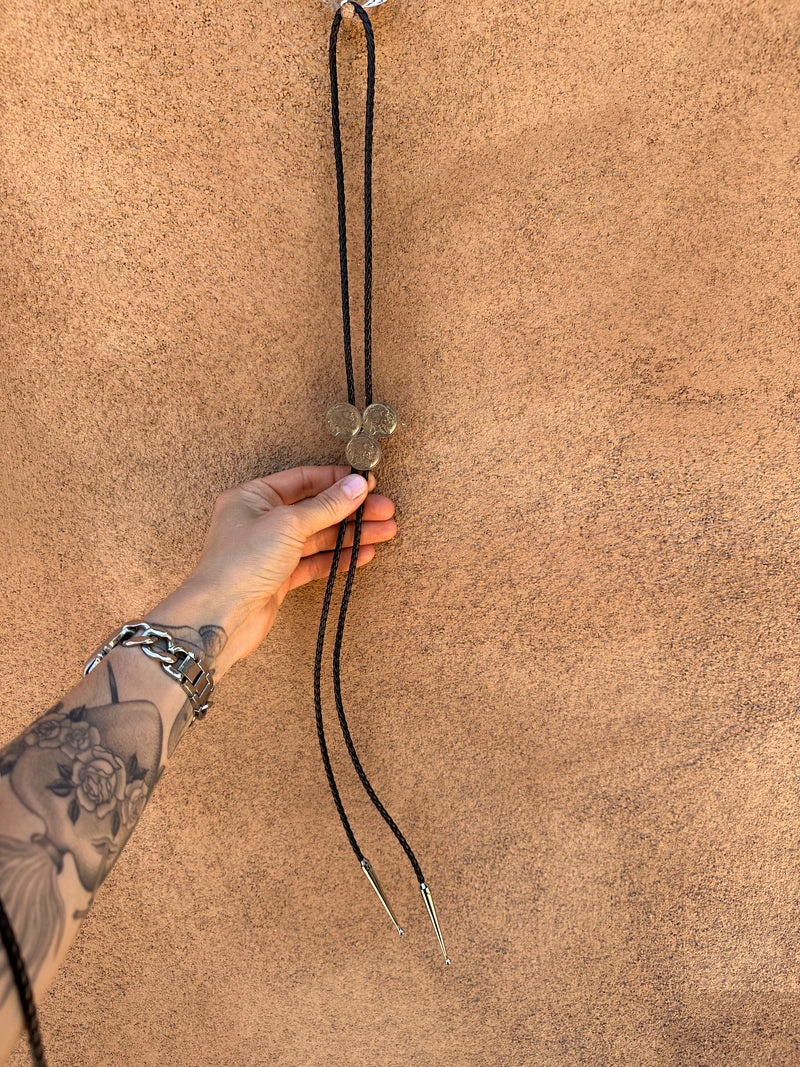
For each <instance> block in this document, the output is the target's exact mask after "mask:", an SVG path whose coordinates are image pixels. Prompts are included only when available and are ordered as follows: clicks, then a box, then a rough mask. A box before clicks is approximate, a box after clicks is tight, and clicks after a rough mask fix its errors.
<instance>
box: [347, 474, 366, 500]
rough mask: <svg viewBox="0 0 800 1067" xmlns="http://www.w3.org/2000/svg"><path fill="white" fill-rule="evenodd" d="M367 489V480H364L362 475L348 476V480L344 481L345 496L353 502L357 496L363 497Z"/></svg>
mask: <svg viewBox="0 0 800 1067" xmlns="http://www.w3.org/2000/svg"><path fill="white" fill-rule="evenodd" d="M366 488H367V481H366V479H365V478H362V477H361V475H360V474H348V475H347V477H346V478H343V479H342V489H344V491H345V494H346V495H347V496H349V497H350V498H351V499H353V500H355V498H356V497H357V496H361V494H362V493H363V492H364V490H365V489H366Z"/></svg>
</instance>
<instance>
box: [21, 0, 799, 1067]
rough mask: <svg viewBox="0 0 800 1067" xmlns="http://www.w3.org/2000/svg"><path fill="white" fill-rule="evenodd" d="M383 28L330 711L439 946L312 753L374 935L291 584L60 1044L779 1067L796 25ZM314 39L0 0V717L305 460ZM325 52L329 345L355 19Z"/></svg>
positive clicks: (50, 1022) (219, 1054) (142, 842)
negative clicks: (354, 506)
mask: <svg viewBox="0 0 800 1067" xmlns="http://www.w3.org/2000/svg"><path fill="white" fill-rule="evenodd" d="M371 18H372V23H373V26H374V30H375V38H376V46H377V85H376V114H375V152H374V191H373V195H374V203H375V224H374V225H375V230H374V285H375V300H374V313H373V314H374V334H373V336H374V359H375V391H376V397H380V398H383V399H386V400H388V401H390V402H391V403H393V404H396V405H397V407H398V408H399V410H400V413H401V418H402V426H401V432H400V433H399V434H398V435H397V436H396V437H395V438H394V439H393V440H392V442H391V444H390V447H388V450H387V457H386V459H385V462H384V463H383V464H382V465H381V467H380V468H379V487H380V489H381V491H383V492H386V493H387V494H388V495H390V496H391V497H392V498H393V499H394V500H395V501H396V504H397V514H398V522H399V527H400V533H399V535H398V537H397V538H396V540H395V541H394V542H393V543H392V544H391V545H389V546H383V547H381V548H380V549H379V551H378V554H377V557H376V560H375V561H374V562H373V563H372V564H370V565H369V567H367V568H366V569H365V570H363V571H361V572H359V576H358V579H357V585H356V590H355V592H354V596H353V600H352V603H351V614H350V616H349V622H348V631H347V635H346V647H345V652H344V662H345V666H344V670H343V688H344V693H345V698H346V701H347V703H348V706H349V707H350V709H351V716H352V719H351V721H352V727H353V731H354V734H355V737H356V739H357V743H358V745H359V748H360V751H361V754H362V758H363V761H364V764H365V766H366V768H367V770H368V772H369V773H370V775H371V776H372V778H373V781H374V783H375V786H376V788H377V789H378V790H379V792H380V794H381V796H382V797H383V799H384V800H385V802H386V804H387V806H388V807H389V809H390V811H391V812H392V813H393V814H394V815H395V817H396V818H397V820H398V822H399V823H400V825H401V826H402V828H403V829H404V830H405V832H406V834H407V835H408V837H409V840H410V841H411V843H412V845H413V847H414V848H415V849H416V850H417V851H418V853H419V856H420V858H421V860H422V864H423V867H424V869H425V871H426V874H427V876H428V878H429V880H430V883H431V885H432V886H433V888H434V891H435V893H436V900H437V904H438V909H439V914H440V918H441V921H442V924H443V927H444V929H445V932H446V935H447V938H448V942H449V946H448V947H449V949H450V953H451V955H452V958H453V965H452V967H450V968H447V969H446V968H445V967H444V966H443V963H442V960H441V957H440V955H439V950H438V947H437V945H436V942H435V940H434V937H433V933H432V931H431V929H430V926H429V924H428V920H427V917H426V915H425V913H424V910H423V907H422V902H421V899H420V897H419V891H418V889H417V886H416V884H415V883H414V880H413V876H412V873H411V871H410V869H409V867H408V865H407V863H406V861H405V858H404V856H403V855H402V852H401V851H400V849H399V848H398V846H397V845H396V843H395V842H394V839H393V838H392V837H391V836H390V835H389V833H388V831H386V830H385V828H384V827H383V824H382V823H381V822H380V820H379V819H378V817H377V816H376V815H375V813H374V812H373V811H372V809H371V808H370V806H369V804H368V802H367V800H366V798H364V797H363V795H362V793H361V792H360V789H359V787H358V783H357V781H356V779H355V777H354V775H353V774H352V772H351V770H350V769H349V764H347V761H346V756H345V754H344V752H343V749H342V746H337V749H336V751H335V754H334V759H335V767H336V768H337V770H339V771H340V774H341V781H342V789H343V792H344V794H345V797H346V803H347V806H348V810H349V811H350V812H351V813H352V818H353V822H354V825H355V827H356V829H357V833H358V835H359V838H360V840H361V841H362V844H363V847H364V851H365V852H366V853H367V855H368V856H369V857H370V858H371V860H372V861H373V863H374V865H375V868H376V870H377V871H378V873H379V876H380V877H381V880H382V881H383V883H384V886H385V887H386V889H387V892H388V893H389V894H390V897H391V900H392V901H393V903H394V905H395V907H396V909H397V911H398V913H399V915H400V917H401V918H402V920H403V922H404V925H405V927H406V931H407V937H405V938H404V939H403V940H402V941H400V940H399V939H398V938H397V937H396V935H395V934H394V933H393V930H392V928H391V926H390V924H389V923H388V920H386V919H385V916H383V914H382V912H381V909H380V907H379V905H378V903H377V901H376V900H375V898H374V897H373V895H372V893H371V891H370V889H369V887H368V885H367V884H366V881H365V879H364V878H363V875H362V874H361V872H360V870H359V868H358V866H357V864H356V862H355V860H354V858H353V855H352V853H351V852H350V849H349V847H348V845H347V841H346V839H345V837H344V835H343V833H342V831H341V828H340V826H339V823H338V820H337V816H336V813H335V810H334V807H333V804H332V802H331V800H330V797H329V794H328V791H327V785H326V781H325V776H324V773H323V769H322V764H321V761H320V757H319V752H318V749H317V747H316V746H317V743H316V736H315V731H314V709H313V685H312V679H313V661H314V647H315V641H316V632H317V625H318V618H319V610H320V605H321V600H322V594H323V585H322V584H320V583H318V584H316V585H314V586H313V587H307V588H305V589H303V590H301V591H298V592H296V593H294V594H292V595H291V597H290V598H289V599H288V600H287V602H286V604H285V605H284V607H283V609H282V612H281V615H280V617H279V620H278V623H277V625H276V627H275V628H274V630H273V632H272V634H271V635H270V636H269V638H268V639H267V641H266V642H265V644H264V646H263V647H262V648H261V649H259V651H258V652H257V653H255V654H254V655H253V656H252V657H251V658H250V659H249V660H248V661H246V662H245V663H243V664H240V665H238V666H237V668H236V669H235V670H234V671H233V672H232V673H231V674H230V675H228V676H227V677H226V678H225V679H224V680H223V681H222V682H221V684H220V686H219V688H218V694H217V700H216V704H215V706H214V708H213V714H211V713H210V714H209V715H208V717H207V721H206V722H205V723H204V725H203V726H202V728H198V729H197V730H196V731H195V732H193V733H192V734H191V735H190V736H189V737H188V738H187V739H186V740H185V741H184V742H183V743H182V745H181V747H180V748H179V750H178V751H177V752H176V754H175V757H174V759H173V760H172V762H171V764H170V767H169V769H168V771H167V773H166V775H165V776H164V778H163V779H162V781H161V783H160V785H159V787H158V790H157V791H156V795H155V796H154V798H153V801H152V802H151V805H150V806H149V808H148V809H147V811H146V813H145V815H144V817H143V819H142V821H141V824H140V826H139V828H138V829H137V831H136V833H135V835H134V837H133V839H132V840H131V842H130V844H129V846H128V848H127V850H126V852H125V854H124V855H123V856H122V858H121V859H120V861H119V863H118V864H117V866H116V867H115V869H114V871H113V872H112V874H111V876H110V877H109V879H108V881H107V883H106V885H105V887H104V890H103V891H102V893H101V895H100V897H99V898H98V900H97V902H96V905H95V907H94V909H93V913H92V914H91V916H90V917H89V919H88V920H87V921H86V923H85V924H84V927H83V929H82V932H81V935H80V938H79V941H78V942H77V943H76V945H75V946H74V948H73V950H72V952H71V955H70V957H69V960H68V963H67V965H66V966H65V968H64V969H63V971H62V972H61V974H60V976H59V978H58V980H57V981H56V983H55V985H54V986H53V987H52V990H51V991H50V993H49V994H48V995H47V996H46V997H45V998H44V999H43V1000H42V1003H41V1017H42V1025H43V1029H44V1034H45V1039H46V1044H47V1046H48V1048H49V1050H50V1055H51V1060H52V1065H53V1067H64V1065H70V1067H78V1065H91V1067H101V1065H102V1067H105V1065H109V1067H110V1065H118V1064H136V1065H137V1067H212V1065H213V1067H222V1065H231V1067H233V1065H239V1064H247V1065H251V1064H252V1065H261V1064H264V1065H276V1067H363V1065H369V1067H397V1065H400V1064H426V1065H428V1067H478V1065H480V1067H489V1065H490V1067H517V1065H520V1067H521V1065H525V1067H575V1065H591V1067H601V1065H602V1067H606V1065H608V1067H611V1065H636V1067H651V1065H652V1067H655V1065H658V1067H688V1065H692V1067H694V1065H720V1064H725V1065H726V1067H749V1065H752V1064H756V1063H758V1064H770V1065H775V1067H777V1065H789V1064H800V1007H798V1004H799V1001H798V995H799V994H800V981H799V978H800V949H799V948H798V946H799V945H800V903H799V902H798V901H799V895H800V894H799V890H800V729H799V727H800V723H798V705H799V702H800V680H799V679H798V657H799V656H800V625H799V624H798V606H799V602H800V597H799V596H798V590H797V574H798V559H800V514H799V513H798V505H797V484H798V459H797V452H798V413H799V412H800V395H799V394H798V385H799V384H800V364H799V363H798V356H797V352H798V344H799V343H800V313H799V312H798V296H799V293H798V274H799V272H800V255H799V254H798V208H799V207H800V95H799V94H800V73H799V61H800V30H799V29H798V27H799V25H800V3H798V2H797V0H777V2H768V0H756V2H753V3H748V4H729V3H723V2H721V0H709V2H707V3H702V4H698V3H681V2H678V0H664V2H659V0H652V2H631V3H625V4H620V3H612V2H609V0H599V2H595V3H592V2H588V0H587V2H584V3H571V2H570V0H566V2H564V3H559V4H554V3H549V2H548V3H544V2H531V3H514V2H511V0H499V2H496V3H492V4H480V5H478V4H471V3H466V2H464V0H448V2H441V3H431V2H428V0H416V2H414V3H411V2H403V0H389V2H388V3H386V4H385V5H383V6H381V7H380V8H378V9H376V10H374V11H373V12H372V14H371ZM330 21H331V12H330V10H329V9H327V8H326V7H325V5H324V4H323V3H322V0H305V2H303V3H299V2H296V0H295V2H292V3H284V4H267V3H261V4H254V3H252V2H250V0H237V2H235V3H234V2H231V0H220V2H219V3H210V2H208V3H202V2H194V3H193V2H188V0H187V2H181V3H169V4H168V3H163V2H156V0H138V2H131V0H120V2H116V3H113V2H105V0H96V2H95V0H89V2H86V0H81V2H77V0H61V2H59V3H57V4H49V3H40V2H34V0H9V3H8V4H7V5H6V6H5V9H4V13H3V17H2V44H1V45H0V57H1V58H0V64H1V66H0V93H1V95H2V106H3V111H2V120H1V122H0V128H1V129H2V153H1V158H2V163H1V164H0V166H1V167H2V183H3V186H2V197H1V198H0V212H2V231H1V232H2V240H1V242H0V249H1V254H2V263H3V282H2V315H0V328H1V329H2V374H3V405H2V413H3V414H2V448H3V462H2V471H3V475H2V478H3V481H2V502H3V521H2V524H0V526H1V533H2V544H1V545H0V549H1V550H2V553H3V561H4V564H3V581H2V597H1V598H0V635H1V636H2V640H0V671H2V678H3V690H4V697H3V718H2V738H0V740H2V741H5V740H8V739H10V738H11V737H12V736H13V735H14V734H16V732H17V731H18V730H19V729H20V728H21V727H22V726H23V725H24V724H26V723H27V721H28V720H29V719H30V718H32V717H34V716H35V715H36V714H38V713H40V712H41V711H43V710H44V709H45V708H46V707H47V706H49V704H51V703H52V702H53V701H54V700H55V699H57V698H58V697H59V696H60V695H61V694H62V693H63V692H64V691H65V690H66V689H68V688H69V687H70V686H71V685H72V684H74V683H75V682H76V681H77V680H78V678H79V677H80V671H81V667H82V665H83V663H84V660H85V658H86V657H87V655H88V654H89V653H91V652H92V651H94V649H95V648H96V646H97V645H98V643H99V642H100V640H102V638H104V637H105V636H106V635H107V634H108V633H109V632H110V631H111V630H112V628H114V627H115V626H117V625H119V624H120V623H121V622H123V621H125V620H127V619H129V618H132V617H135V616H137V615H138V614H139V613H140V612H142V611H144V610H146V609H147V608H148V607H149V606H150V605H152V604H153V603H155V602H156V601H157V600H158V599H160V598H161V597H162V596H164V595H165V594H166V593H167V592H169V591H170V590H171V589H172V588H173V587H174V586H175V584H176V583H178V582H179V581H180V579H181V578H182V576H183V575H184V574H185V573H186V572H187V571H188V570H189V569H190V566H191V564H192V562H193V561H194V558H195V556H196V554H197V552H198V550H199V547H200V545H201V543H202V537H203V533H204V529H205V524H206V520H207V517H208V515H209V512H210V509H211V506H212V503H213V500H214V498H215V496H216V494H217V493H218V492H219V491H220V490H221V489H223V488H224V487H225V486H227V485H230V484H232V483H234V482H236V481H239V480H242V479H245V478H249V477H253V476H256V475H258V474H263V473H267V472H272V471H277V470H280V469H283V468H284V467H288V466H294V465H295V464H301V463H329V462H338V461H339V456H340V452H339V449H338V447H337V445H336V444H335V443H334V442H333V439H332V438H330V437H329V436H328V435H327V433H326V431H325V429H324V426H323V419H324V413H325V411H326V409H327V407H328V406H329V405H330V404H331V403H332V402H334V401H335V400H338V399H342V398H343V397H344V396H345V384H344V383H345V379H344V361H343V356H342V325H341V304H340V292H339V275H338V270H339V265H338V254H337V248H338V233H337V228H336V189H335V176H334V163H333V152H332V144H331V129H330V96H329V82H328V67H327V49H328V34H329V27H330ZM339 63H340V68H339V69H340V81H341V86H342V99H343V116H342V117H343V135H344V138H345V166H346V167H347V174H348V179H347V181H348V211H349V219H350V234H349V236H350V248H351V291H352V294H353V318H354V323H355V324H356V333H355V342H356V343H355V352H356V356H357V358H358V359H359V360H360V358H361V346H360V329H359V328H358V323H360V321H361V314H362V310H361V309H362V304H361V284H362V273H361V265H360V264H361V252H360V250H361V240H362V237H361V234H362V230H361V225H360V218H361V215H360V212H361V204H362V201H361V194H360V191H359V185H360V180H361V179H360V177H359V173H360V167H361V165H362V153H363V142H362V136H363V99H364V84H365V72H366V59H365V49H364V42H363V31H362V30H361V28H360V23H353V24H351V25H350V28H349V29H347V30H346V31H343V32H342V35H341V37H340V43H339ZM360 380H361V375H359V378H358V382H359V386H358V387H359V390H360V388H361V385H360ZM328 647H329V649H330V647H331V646H330V645H329V646H328ZM328 662H329V661H328ZM328 671H329V667H326V672H328ZM326 677H327V678H329V673H326ZM327 710H328V713H329V714H332V713H333V703H332V698H331V697H329V698H328V703H327ZM27 1062H28V1060H27V1051H26V1047H25V1045H24V1043H22V1042H21V1043H20V1045H19V1048H18V1050H17V1052H16V1053H15V1055H14V1056H13V1057H12V1060H11V1063H12V1064H13V1065H14V1067H21V1065H23V1064H25V1063H27Z"/></svg>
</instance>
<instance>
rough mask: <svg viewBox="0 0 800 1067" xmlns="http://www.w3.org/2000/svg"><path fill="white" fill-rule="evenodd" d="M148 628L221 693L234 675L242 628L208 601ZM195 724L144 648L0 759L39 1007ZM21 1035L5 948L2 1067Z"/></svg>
mask: <svg viewBox="0 0 800 1067" xmlns="http://www.w3.org/2000/svg"><path fill="white" fill-rule="evenodd" d="M145 618H146V619H147V621H148V622H150V623H153V624H161V625H163V626H165V627H166V628H168V629H169V630H170V631H171V632H172V633H173V634H174V635H175V636H176V638H178V639H179V640H180V642H181V643H182V644H184V645H185V646H186V647H187V648H190V649H191V650H192V651H194V652H196V653H198V654H199V655H201V656H202V658H203V661H204V662H205V663H206V664H208V665H210V666H212V667H214V678H215V681H218V680H219V678H220V677H221V676H222V674H223V673H225V671H226V670H227V669H228V668H229V666H230V665H231V662H232V659H231V656H232V653H231V645H230V642H229V640H228V639H229V636H230V633H231V631H232V629H233V628H234V627H235V625H236V620H235V619H233V618H231V617H230V615H229V614H228V613H227V612H226V610H225V609H224V608H223V607H221V606H220V605H219V604H217V603H214V602H212V601H211V599H210V598H209V597H207V596H206V595H204V594H202V593H200V592H195V591H192V590H191V589H190V588H189V587H185V588H183V587H182V588H181V589H179V590H178V591H177V592H176V593H174V594H173V595H172V596H170V597H169V598H167V599H166V600H165V601H162V602H161V604H159V605H157V606H156V607H155V608H153V610H152V611H150V612H148V613H147V615H146V616H145ZM122 621H126V620H122ZM98 636H99V639H100V640H101V639H103V638H105V637H106V636H107V635H105V634H102V635H98ZM98 643H99V640H98ZM92 651H94V650H93V649H87V650H86V653H87V656H88V654H89V653H90V652H92ZM190 713H191V705H190V703H189V701H188V699H187V696H186V693H185V691H184V690H183V688H182V687H181V685H180V684H179V683H178V682H177V681H176V680H175V679H173V678H171V677H170V676H169V675H168V674H167V673H166V672H165V671H164V670H163V669H162V667H161V664H160V663H158V662H157V661H156V660H154V659H151V658H149V657H148V656H146V655H145V654H144V653H143V652H142V650H141V649H140V648H132V647H124V646H118V647H116V648H114V649H113V650H112V651H111V652H110V653H108V655H106V656H105V657H104V658H103V660H102V661H101V663H100V664H99V665H98V666H97V667H96V668H95V669H94V670H93V671H92V672H91V673H90V674H89V675H87V676H86V677H84V678H83V679H82V680H81V681H80V682H79V683H78V684H77V685H76V686H75V687H74V688H73V689H71V690H70V691H69V692H68V693H67V694H66V695H65V696H64V697H63V698H62V699H61V700H60V701H59V702H58V703H57V704H55V705H54V707H52V708H51V709H50V710H49V711H48V712H46V713H45V714H44V715H43V716H41V717H40V718H39V719H37V720H36V721H35V722H34V723H32V724H31V725H30V726H29V727H28V728H27V729H26V730H24V731H23V732H22V733H21V734H20V735H19V737H17V738H16V739H15V740H13V741H11V742H10V743H9V744H8V745H6V747H5V748H4V749H2V751H0V900H2V902H3V904H4V906H5V909H6V912H7V913H8V916H9V919H10V921H11V924H12V927H13V929H14V931H15V934H16V937H17V940H18V941H19V943H20V948H21V950H22V955H23V959H24V960H25V963H26V967H27V969H28V972H29V975H30V978H31V981H32V983H33V989H34V995H35V996H36V997H37V999H38V998H39V997H40V995H41V993H42V992H43V991H44V989H46V987H47V986H48V985H49V983H50V981H51V980H52V978H53V976H54V975H55V972H56V970H57V968H58V966H59V964H60V962H61V961H62V960H63V958H64V956H65V954H66V952H67V950H68V948H69V945H70V944H71V943H72V941H73V940H74V938H75V935H76V933H77V931H78V928H79V926H80V923H81V921H82V920H83V918H84V917H85V916H86V914H87V911H88V909H89V907H90V905H91V903H92V900H93V899H94V895H95V893H96V891H97V889H98V887H99V886H100V884H101V883H102V882H103V880H104V879H105V877H106V876H107V874H108V872H109V871H110V870H111V867H112V866H113V865H114V863H115V861H116V859H117V857H118V856H119V854H120V851H121V850H122V848H123V847H124V845H125V843H126V842H127V840H128V838H129V837H130V835H131V833H132V831H133V829H134V827H135V826H136V823H137V822H138V819H139V817H140V815H141V813H142V811H143V809H144V806H145V804H146V803H147V801H148V800H149V798H150V795H151V794H152V791H153V787H154V786H155V783H156V782H157V780H158V778H159V777H160V775H161V773H162V772H163V770H164V768H165V766H166V763H167V761H168V759H169V757H170V756H171V754H172V752H173V751H174V749H175V747H176V745H177V743H178V741H179V740H180V738H181V737H182V736H183V734H184V732H185V730H186V728H187V725H188V721H189V719H190V718H191V714H190ZM22 1026H23V1020H22V1012H21V1010H20V1006H19V997H18V995H17V991H16V988H15V986H14V984H13V979H12V976H11V972H10V968H9V966H8V960H7V958H6V955H5V952H4V951H3V949H2V945H1V944H0V1062H2V1061H3V1060H4V1059H5V1057H6V1056H7V1055H8V1052H9V1051H10V1049H11V1048H12V1047H13V1045H14V1044H15V1043H16V1040H17V1037H18V1036H19V1033H20V1031H21V1029H22Z"/></svg>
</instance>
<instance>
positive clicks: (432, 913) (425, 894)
mask: <svg viewBox="0 0 800 1067" xmlns="http://www.w3.org/2000/svg"><path fill="white" fill-rule="evenodd" d="M419 888H420V891H421V892H422V899H423V900H424V901H425V907H426V908H427V909H428V915H429V917H430V920H431V922H432V923H433V929H434V932H435V933H436V939H437V941H438V942H439V948H440V949H441V950H442V955H443V956H444V961H445V963H449V962H450V957H449V956H448V955H447V949H446V948H445V947H444V938H443V937H442V931H441V928H440V927H439V920H438V918H437V917H436V908H435V907H434V906H433V897H432V896H431V891H430V887H429V886H427V885H426V884H425V883H424V882H420V883H419Z"/></svg>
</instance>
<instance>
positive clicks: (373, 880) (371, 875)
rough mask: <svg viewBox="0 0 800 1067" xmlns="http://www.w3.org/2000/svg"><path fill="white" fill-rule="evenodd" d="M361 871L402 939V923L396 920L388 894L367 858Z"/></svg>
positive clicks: (362, 864) (362, 862) (363, 860)
mask: <svg viewBox="0 0 800 1067" xmlns="http://www.w3.org/2000/svg"><path fill="white" fill-rule="evenodd" d="M361 870H362V871H363V872H364V874H365V875H366V876H367V881H368V882H369V884H370V885H371V886H372V888H373V889H374V890H375V892H376V893H377V894H378V899H379V900H380V902H381V904H383V906H384V908H385V909H386V914H387V915H388V916H389V918H390V919H391V920H392V922H393V923H394V925H395V929H396V930H397V932H398V933H399V934H400V936H401V937H402V935H403V931H402V929H401V928H400V923H399V922H398V921H397V919H396V918H395V916H394V912H393V911H392V909H391V907H390V906H389V901H388V900H387V899H386V894H385V893H384V891H383V888H382V886H381V883H380V882H379V881H378V879H377V877H376V875H375V872H374V871H373V869H372V867H371V866H370V862H369V860H368V859H366V857H365V858H364V859H362V861H361Z"/></svg>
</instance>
